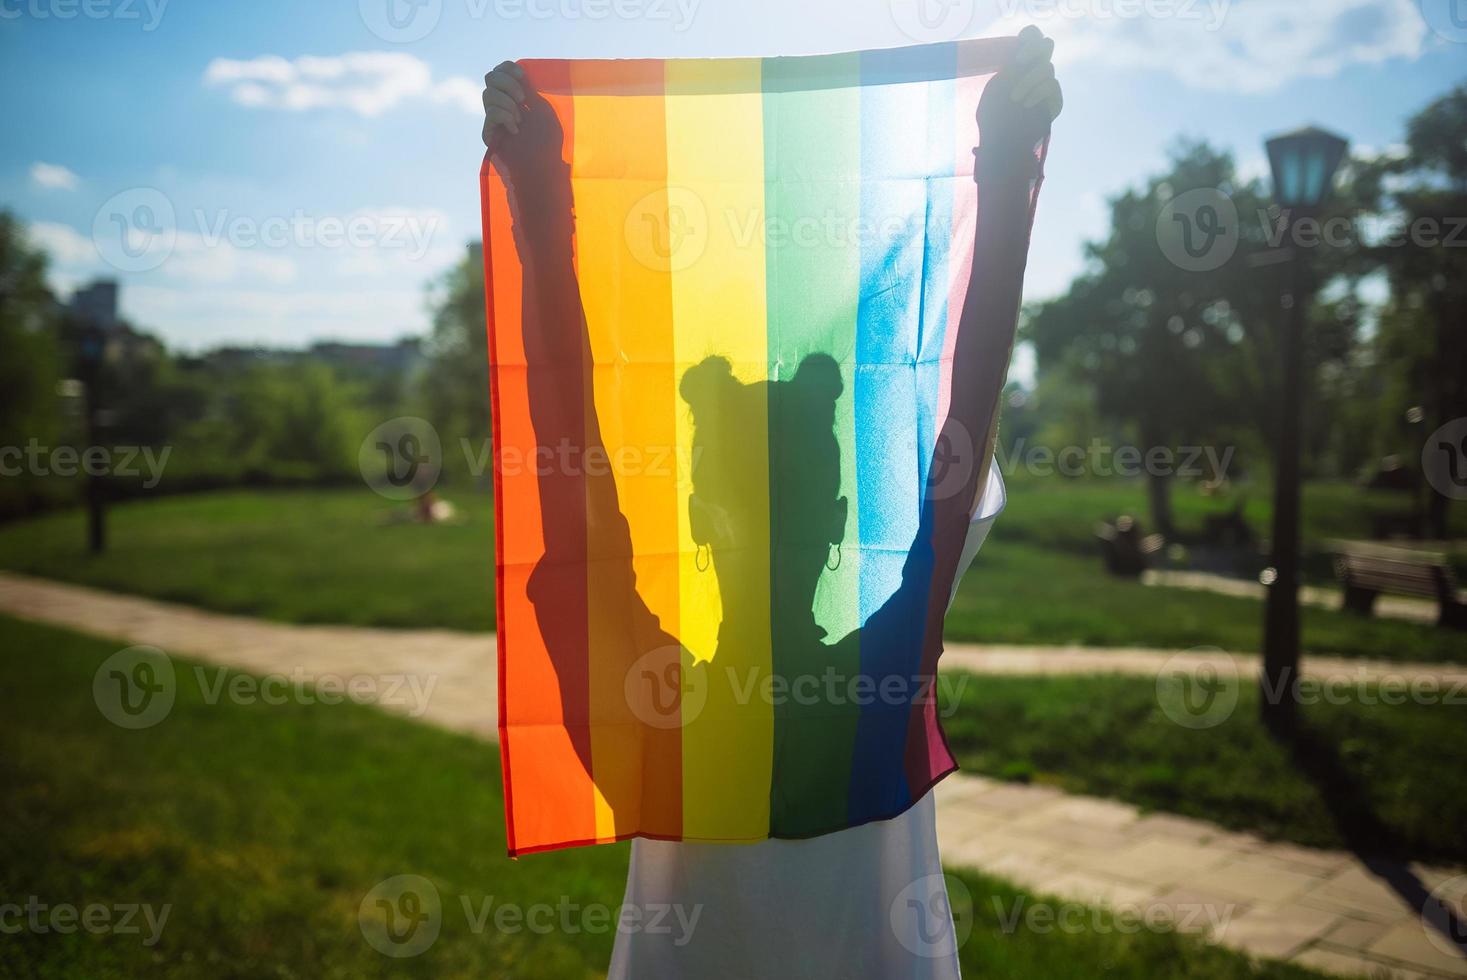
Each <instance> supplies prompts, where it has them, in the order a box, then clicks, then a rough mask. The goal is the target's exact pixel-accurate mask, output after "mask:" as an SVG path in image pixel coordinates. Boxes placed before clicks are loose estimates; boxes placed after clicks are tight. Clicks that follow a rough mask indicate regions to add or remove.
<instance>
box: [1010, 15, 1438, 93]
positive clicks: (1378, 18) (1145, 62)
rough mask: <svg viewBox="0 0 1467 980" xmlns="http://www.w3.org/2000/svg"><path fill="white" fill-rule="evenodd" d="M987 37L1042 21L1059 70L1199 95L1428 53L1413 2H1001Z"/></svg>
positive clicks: (1266, 87) (1248, 89)
mask: <svg viewBox="0 0 1467 980" xmlns="http://www.w3.org/2000/svg"><path fill="white" fill-rule="evenodd" d="M999 9H1000V11H1001V12H1002V13H1001V15H1000V17H999V19H998V20H997V21H994V22H992V23H991V24H990V25H989V26H988V27H986V28H985V30H984V33H1013V32H1017V30H1018V29H1019V28H1020V27H1021V26H1023V25H1024V24H1031V23H1032V24H1035V25H1036V26H1038V27H1039V28H1040V29H1041V30H1042V31H1044V32H1045V33H1046V34H1048V35H1049V36H1050V37H1053V38H1054V39H1055V61H1056V63H1057V64H1060V65H1065V64H1077V65H1078V64H1083V65H1097V66H1101V67H1106V68H1117V69H1123V70H1126V69H1137V68H1141V69H1153V70H1157V71H1161V72H1165V73H1167V74H1169V75H1171V76H1173V77H1175V78H1177V79H1178V80H1180V81H1181V82H1183V83H1185V84H1187V85H1189V86H1192V87H1194V88H1199V89H1208V90H1214V91H1226V92H1237V93H1259V92H1269V91H1273V90H1275V89H1277V88H1279V87H1280V86H1282V85H1284V84H1287V83H1289V82H1291V81H1294V80H1295V79H1299V78H1331V77H1333V76H1335V75H1337V74H1339V72H1340V71H1342V70H1344V69H1346V68H1349V67H1351V66H1353V65H1370V64H1378V63H1381V62H1384V61H1388V60H1390V59H1393V58H1415V57H1417V56H1418V55H1420V54H1421V52H1422V50H1423V48H1424V46H1425V43H1426V40H1427V36H1428V33H1429V30H1428V28H1427V25H1426V23H1425V22H1424V21H1423V19H1422V16H1421V11H1420V9H1419V8H1418V6H1417V4H1416V3H1415V2H1414V0H1287V2H1280V0H1196V2H1195V3H1194V2H1192V0H1000V3H999Z"/></svg>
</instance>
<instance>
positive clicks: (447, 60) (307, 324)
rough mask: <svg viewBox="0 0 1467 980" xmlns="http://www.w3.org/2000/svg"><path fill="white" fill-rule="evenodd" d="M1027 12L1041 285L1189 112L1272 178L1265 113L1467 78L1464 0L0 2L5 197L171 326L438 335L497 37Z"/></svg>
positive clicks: (562, 48)
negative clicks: (1044, 145)
mask: <svg viewBox="0 0 1467 980" xmlns="http://www.w3.org/2000/svg"><path fill="white" fill-rule="evenodd" d="M389 4H390V5H391V7H389ZM389 14H393V15H395V16H394V17H392V18H389ZM1453 15H1455V17H1454V16H1453ZM1030 22H1032V23H1036V24H1038V25H1039V26H1040V27H1041V28H1042V29H1043V30H1045V31H1046V33H1049V34H1050V35H1051V36H1053V37H1055V38H1056V40H1057V44H1058V47H1057V55H1056V61H1057V63H1058V64H1059V66H1060V71H1061V77H1062V79H1063V81H1064V84H1065V89H1066V93H1067V99H1068V104H1067V107H1066V110H1065V114H1064V116H1063V117H1062V119H1061V121H1060V123H1059V126H1058V128H1057V130H1056V135H1055V139H1054V143H1053V147H1052V152H1051V157H1050V165H1049V179H1048V182H1047V183H1046V186H1045V191H1044V197H1043V199H1042V201H1041V204H1040V212H1039V223H1038V227H1037V229H1036V233H1035V240H1034V245H1033V253H1032V258H1031V263H1030V277H1029V282H1028V289H1027V292H1028V294H1029V296H1030V298H1039V297H1043V296H1047V295H1053V294H1055V293H1057V292H1059V291H1061V290H1062V289H1063V288H1064V286H1065V284H1066V283H1067V282H1068V281H1069V279H1070V278H1071V277H1072V276H1073V275H1074V274H1075V273H1076V272H1077V271H1079V269H1080V268H1081V261H1082V260H1081V254H1082V253H1081V243H1082V242H1083V241H1084V239H1085V238H1086V237H1087V236H1094V235H1096V234H1098V233H1099V232H1100V231H1101V230H1102V229H1103V228H1104V222H1105V214H1106V212H1105V198H1106V197H1107V196H1108V195H1111V194H1114V193H1115V192H1117V191H1119V190H1120V189H1122V188H1123V187H1125V186H1127V185H1128V184H1131V183H1134V182H1136V181H1138V180H1139V179H1140V178H1141V177H1142V176H1143V175H1145V174H1146V173H1147V172H1149V171H1151V170H1154V169H1156V168H1157V167H1159V166H1161V165H1162V163H1163V161H1164V159H1165V155H1166V150H1167V148H1168V147H1169V146H1170V145H1172V144H1173V143H1174V142H1175V141H1176V139H1177V138H1178V137H1179V136H1181V135H1189V136H1196V137H1203V138H1206V139H1208V140H1210V141H1212V142H1213V143H1215V144H1218V145H1221V146H1224V147H1227V148H1230V149H1232V150H1233V151H1234V152H1235V153H1236V155H1237V157H1238V159H1239V161H1240V163H1241V164H1242V166H1243V168H1244V170H1245V172H1250V173H1260V174H1261V173H1262V172H1263V167H1264V165H1263V155H1262V150H1261V147H1260V140H1261V137H1262V136H1263V135H1264V134H1267V133H1270V132H1273V131H1276V130H1280V129H1287V128H1292V127H1294V126H1296V125H1299V124H1300V123H1303V122H1306V121H1308V122H1317V123H1320V124H1322V125H1325V126H1328V127H1330V128H1333V129H1335V130H1337V131H1339V132H1341V133H1343V134H1345V135H1347V136H1349V137H1350V139H1351V140H1352V141H1353V142H1354V143H1355V144H1357V145H1358V146H1364V147H1370V148H1386V147H1388V146H1390V145H1392V144H1394V143H1397V142H1399V141H1400V139H1401V138H1402V128H1403V122H1404V120H1405V119H1406V118H1407V117H1408V116H1409V115H1410V114H1411V113H1412V112H1414V111H1415V110H1417V109H1418V108H1420V107H1421V106H1422V105H1424V104H1425V103H1427V102H1429V101H1430V100H1431V99H1432V98H1434V97H1436V96H1437V95H1439V94H1441V93H1442V92H1444V91H1446V90H1447V89H1449V88H1451V87H1452V86H1454V85H1457V84H1460V83H1462V82H1463V81H1464V80H1467V0H1195V2H1194V0H846V2H842V3H838V4H837V3H803V4H797V3H790V2H788V0H785V2H774V0H332V2H324V0H323V2H311V3H304V2H288V0H254V2H250V3H244V2H221V0H207V2H206V0H0V78H3V82H4V91H5V93H6V130H7V136H6V139H5V140H4V142H3V145H0V206H3V207H7V208H10V209H12V210H14V211H16V212H17V213H18V214H20V215H21V216H22V218H24V219H25V220H26V221H27V222H28V223H29V225H30V227H31V233H32V236H33V238H34V239H35V240H36V241H37V242H40V243H41V244H42V245H44V246H45V247H46V248H47V249H48V250H49V251H51V253H52V254H53V257H54V268H53V280H54V282H55V285H56V287H57V289H58V290H59V291H60V292H62V293H63V294H64V293H66V292H67V291H69V289H71V288H72V287H73V286H74V285H75V284H77V283H79V282H84V281H86V280H87V279H88V278H90V277H92V276H95V275H115V276H117V277H118V278H119V279H121V281H122V282H123V304H124V312H125V313H126V314H127V315H128V316H129V317H130V318H131V319H132V320H133V321H134V322H136V323H137V324H139V325H140V326H142V327H144V328H147V329H150V330H153V331H155V332H157V333H159V334H160V335H162V336H163V338H164V339H165V340H166V341H167V342H168V343H169V344H170V346H173V347H176V348H181V349H190V350H198V349H202V348H207V347H210V346H214V345H217V344H221V343H232V344H243V345H249V344H265V345H272V346H299V345H304V344H306V343H309V342H310V341H312V340H316V339H320V338H336V339H358V340H386V339H392V338H395V337H397V336H400V335H403V334H408V333H418V332H422V331H423V330H424V329H426V325H427V316H426V313H425V301H424V288H425V285H426V284H427V283H428V282H429V281H430V280H432V279H433V278H434V277H436V276H437V275H439V274H441V272H442V271H443V270H444V269H445V268H447V267H448V266H449V265H450V264H451V263H452V262H453V261H455V260H456V259H457V258H458V257H459V256H460V255H461V254H462V249H463V247H464V245H465V243H466V242H468V241H469V240H471V239H472V238H474V237H476V236H477V232H478V207H477V200H476V197H477V189H476V174H477V169H478V165H479V161H480V159H481V156H482V148H481V146H480V144H479V121H478V118H477V116H478V112H479V110H478V105H477V102H478V89H479V86H480V80H481V78H482V76H483V73H484V72H485V71H486V70H487V69H489V68H491V67H493V66H494V65H495V64H497V63H498V62H499V61H501V60H503V59H506V58H514V57H532V56H570V57H573V56H601V57H631V56H707V55H751V54H761V55H767V54H798V53H809V52H821V51H836V50H849V49H856V48H864V47H877V46H888V45H894V44H903V43H913V42H915V41H926V40H942V39H949V38H953V37H957V36H980V35H985V34H996V33H1012V32H1013V31H1014V30H1016V29H1017V27H1018V26H1019V25H1021V24H1023V23H1030ZM1459 24H1460V25H1462V26H1458V25H1459ZM124 220H125V221H126V225H124V224H120V223H119V222H120V221H124ZM133 225H136V227H132V230H131V232H130V233H129V234H130V237H127V238H126V239H124V237H123V229H124V227H127V226H133ZM149 228H156V229H160V230H163V231H165V232H168V230H169V229H173V231H171V232H168V233H166V234H164V235H154V236H147V235H142V234H141V231H146V230H147V229H149ZM140 229H141V231H140ZM124 245H127V246H129V247H128V248H124V247H123V246H124ZM165 246H166V247H165ZM1020 372H1021V373H1022V372H1023V366H1022V365H1021V366H1020Z"/></svg>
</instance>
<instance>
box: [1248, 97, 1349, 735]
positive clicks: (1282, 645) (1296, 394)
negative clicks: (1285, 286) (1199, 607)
mask: <svg viewBox="0 0 1467 980" xmlns="http://www.w3.org/2000/svg"><path fill="white" fill-rule="evenodd" d="M1265 145H1266V147H1267V149H1268V162H1269V165H1270V167H1271V168H1272V169H1273V187H1274V197H1275V198H1276V199H1277V201H1278V203H1279V205H1280V206H1281V207H1282V208H1283V209H1284V215H1283V220H1284V221H1285V222H1286V223H1288V224H1289V225H1290V226H1292V225H1293V223H1294V222H1296V221H1299V220H1300V219H1301V218H1310V219H1315V218H1317V217H1318V215H1319V211H1320V208H1321V207H1322V206H1323V205H1324V202H1325V200H1326V198H1328V196H1329V192H1330V189H1331V187H1332V186H1333V184H1334V177H1335V171H1336V170H1338V169H1339V166H1340V161H1341V160H1343V159H1344V156H1345V150H1346V148H1347V147H1348V146H1349V143H1347V142H1346V141H1345V140H1344V139H1341V138H1340V137H1338V136H1336V135H1334V134H1333V133H1329V132H1326V131H1325V130H1322V129H1319V128H1317V127H1313V126H1309V127H1305V128H1304V129H1299V130H1295V131H1294V132H1292V133H1283V134H1281V135H1279V136H1275V137H1273V138H1272V139H1270V140H1268V142H1267V143H1266V144H1265ZM1290 230H1292V227H1291V229H1290ZM1292 237H1293V236H1291V239H1292ZM1291 265H1292V267H1293V268H1292V285H1291V286H1290V288H1289V293H1288V297H1289V298H1288V301H1287V303H1286V304H1285V305H1286V306H1287V308H1288V309H1289V325H1288V328H1287V330H1286V331H1285V333H1284V375H1283V390H1282V392H1281V394H1282V396H1283V397H1282V399H1281V404H1280V406H1279V433H1278V439H1277V440H1276V452H1277V457H1276V460H1275V463H1274V490H1273V535H1272V539H1271V540H1272V548H1273V555H1272V557H1271V561H1270V568H1269V570H1268V572H1267V573H1265V582H1266V584H1267V585H1268V603H1267V608H1266V610H1265V613H1264V627H1263V672H1262V675H1261V679H1260V683H1261V685H1262V691H1261V694H1262V696H1261V698H1260V699H1259V703H1260V705H1261V706H1262V707H1261V710H1262V713H1263V721H1264V724H1265V725H1266V726H1267V727H1268V728H1269V730H1270V731H1273V732H1275V733H1277V734H1286V733H1288V732H1291V731H1292V730H1293V728H1294V723H1295V721H1296V720H1297V707H1298V706H1297V704H1296V702H1295V700H1294V695H1295V686H1294V682H1295V680H1296V679H1297V678H1298V676H1299V442H1300V439H1299V431H1300V427H1301V421H1300V415H1301V411H1302V405H1303V391H1304V384H1305V379H1304V327H1305V323H1306V322H1307V319H1308V311H1309V297H1310V289H1311V284H1310V281H1309V262H1308V258H1307V253H1306V251H1305V249H1304V248H1303V247H1302V246H1301V245H1300V243H1299V242H1298V241H1295V242H1294V247H1293V255H1292V262H1291Z"/></svg>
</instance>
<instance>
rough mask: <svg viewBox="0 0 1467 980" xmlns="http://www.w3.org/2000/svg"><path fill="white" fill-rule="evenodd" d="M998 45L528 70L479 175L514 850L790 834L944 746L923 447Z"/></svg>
mask: <svg viewBox="0 0 1467 980" xmlns="http://www.w3.org/2000/svg"><path fill="white" fill-rule="evenodd" d="M1013 49H1014V40H1013V39H1012V38H1000V39H992V40H981V41H961V42H955V43H949V44H937V45H925V46H920V47H911V48H902V49H894V50H880V51H867V52H860V53H853V54H841V55H830V56H817V57H796V58H765V59H757V58H747V59H729V60H666V61H661V60H639V61H560V60H556V61H550V60H541V61H524V62H521V63H520V64H521V66H522V67H523V68H524V70H525V72H526V75H527V78H528V80H529V82H530V83H531V84H532V86H533V87H534V89H535V90H537V91H538V92H539V93H540V95H541V96H543V98H544V100H545V103H546V104H548V110H546V111H548V112H549V113H550V114H553V118H550V117H549V116H547V117H546V118H545V119H544V125H539V126H537V127H531V126H529V125H526V126H525V127H522V128H524V129H526V130H530V129H533V131H534V133H535V134H537V135H532V136H527V137H525V138H526V139H529V140H532V141H533V140H537V139H538V140H542V141H545V140H548V141H550V142H551V144H552V146H551V147H550V156H549V157H547V159H550V160H552V161H553V163H554V164H555V165H554V166H546V167H543V168H533V169H530V170H527V171H526V173H527V174H530V175H531V176H527V177H525V178H524V183H525V185H533V188H532V190H533V193H531V192H530V191H526V190H522V188H521V187H520V186H518V185H516V183H515V181H513V180H507V179H506V178H505V176H504V175H503V174H501V172H500V170H499V167H500V166H501V157H500V156H498V155H493V156H491V157H486V161H485V166H484V169H483V171H482V172H481V192H482V202H483V221H484V245H485V247H484V260H485V268H486V282H487V292H488V310H489V334H490V362H491V381H492V401H493V427H494V474H495V516H496V525H497V530H498V534H497V537H496V565H497V571H498V593H497V597H498V623H499V738H500V746H501V751H502V756H503V773H504V789H505V801H506V810H507V825H508V843H509V850H510V853H511V854H522V853H528V852H533V851H538V850H545V849H550V848H558V847H565V846H571V845H578V844H588V843H595V842H604V841H613V840H621V839H625V838H628V837H635V836H642V837H651V838H659V839H669V840H689V841H695V840H696V841H728V842H747V841H757V840H762V839H766V838H769V837H781V838H798V837H807V836H814V835H818V834H823V833H828V832H831V831H835V830H839V829H842V828H845V827H849V826H854V825H856V824H860V823H863V822H866V821H870V820H876V819H883V818H888V817H892V816H895V815H896V814H899V813H901V812H902V811H904V810H905V809H906V808H907V807H909V806H910V805H911V804H912V803H913V802H915V801H916V800H917V799H919V798H921V796H922V795H923V794H925V793H926V792H927V790H928V789H929V788H930V787H931V786H932V785H933V784H935V783H936V782H937V781H938V780H939V779H941V778H942V777H943V776H944V775H946V774H947V773H948V772H950V771H951V770H952V769H954V768H955V764H954V762H953V758H952V756H951V754H950V753H949V752H948V749H947V746H946V744H945V742H944V739H943V736H942V733H941V728H940V725H939V723H938V716H937V711H936V704H935V699H934V697H933V690H932V689H933V679H934V678H935V676H936V665H937V657H938V655H939V654H940V652H941V636H940V633H941V620H942V614H943V612H945V610H946V605H947V601H948V594H947V590H948V588H949V587H950V584H951V583H950V580H951V575H949V576H948V581H946V582H943V581H940V580H941V578H942V576H941V575H939V574H937V572H936V571H935V569H936V568H937V564H938V563H937V561H936V560H935V559H934V554H935V553H936V552H937V550H939V549H937V548H936V547H935V545H934V543H933V542H932V541H931V540H928V538H930V537H931V536H932V530H931V520H930V516H931V509H932V506H933V496H934V494H935V493H938V494H940V493H941V492H942V490H941V488H942V486H943V485H944V480H943V478H942V476H941V474H934V473H933V472H930V471H929V469H930V468H935V467H936V466H938V465H944V463H943V458H942V454H941V452H937V453H936V455H935V450H938V449H939V447H938V434H939V432H940V431H941V430H942V426H943V425H944V422H945V420H946V418H947V415H948V404H949V396H950V391H951V386H952V362H953V358H952V352H953V349H954V344H955V342H956V335H957V332H958V331H957V325H958V322H959V314H960V312H961V306H962V301H963V298H964V296H965V293H966V291H967V288H968V282H969V273H970V267H971V264H972V258H973V251H974V228H975V221H976V215H977V188H976V187H975V184H974V181H973V177H972V173H973V165H974V157H973V148H974V146H975V145H976V144H977V143H978V142H979V134H978V131H977V124H976V123H975V117H974V113H975V109H976V107H977V105H978V101H979V96H980V94H981V92H982V89H983V86H984V84H985V82H986V81H987V80H988V78H990V77H991V76H992V74H993V73H994V72H995V71H996V70H997V69H998V68H999V67H1000V66H1001V65H1002V64H1003V63H1004V62H1005V60H1006V59H1007V58H1008V57H1009V56H1010V54H1011V52H1012V51H1013ZM562 185H564V186H562ZM567 191H568V193H567ZM572 207H573V214H572V213H571V208H572ZM1026 232H1027V229H1026ZM1013 247H1014V248H1015V249H1018V250H1021V251H1022V250H1023V249H1025V248H1026V247H1027V239H1024V238H1018V239H1016V240H1015V241H1014V242H1013ZM993 394H994V397H996V395H997V391H996V390H995V392H994V393H993ZM979 435H980V439H979V442H980V443H981V435H982V434H981V433H980V434H979ZM934 459H936V463H934ZM958 482H959V483H961V479H959V481H958ZM960 544H961V542H959V545H960Z"/></svg>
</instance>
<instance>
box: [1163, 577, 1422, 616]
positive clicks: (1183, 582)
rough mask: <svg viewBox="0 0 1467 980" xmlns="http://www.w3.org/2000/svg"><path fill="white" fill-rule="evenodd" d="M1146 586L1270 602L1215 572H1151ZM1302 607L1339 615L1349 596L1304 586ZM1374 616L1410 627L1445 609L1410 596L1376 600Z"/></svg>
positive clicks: (1256, 587) (1253, 586)
mask: <svg viewBox="0 0 1467 980" xmlns="http://www.w3.org/2000/svg"><path fill="white" fill-rule="evenodd" d="M1141 584H1142V585H1159V586H1165V587H1166V588H1169V589H1188V590H1190V591H1193V592H1215V593H1217V594H1218V595H1227V596H1233V597H1234V598H1238V599H1257V600H1259V601H1262V600H1264V599H1266V598H1268V589H1267V587H1266V586H1264V585H1263V584H1262V583H1261V582H1253V581H1249V580H1248V579H1241V578H1230V577H1228V576H1226V575H1215V574H1213V573H1211V572H1189V571H1172V570H1168V569H1156V568H1152V569H1147V570H1146V571H1145V572H1143V573H1141ZM1299 603H1300V605H1305V606H1315V607H1317V608H1319V609H1330V610H1334V611H1339V610H1340V609H1342V608H1344V605H1345V593H1344V592H1343V591H1342V590H1340V589H1337V588H1333V587H1331V586H1321V585H1302V586H1300V587H1299ZM1371 615H1372V616H1376V617H1378V618H1380V619H1401V620H1405V621H1406V622H1408V623H1432V624H1434V623H1435V622H1436V621H1437V617H1438V616H1440V615H1441V606H1440V605H1439V604H1438V603H1436V602H1433V601H1431V600H1429V599H1411V598H1408V597H1406V596H1396V595H1381V596H1376V598H1375V607H1374V608H1373V609H1372V610H1371Z"/></svg>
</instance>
